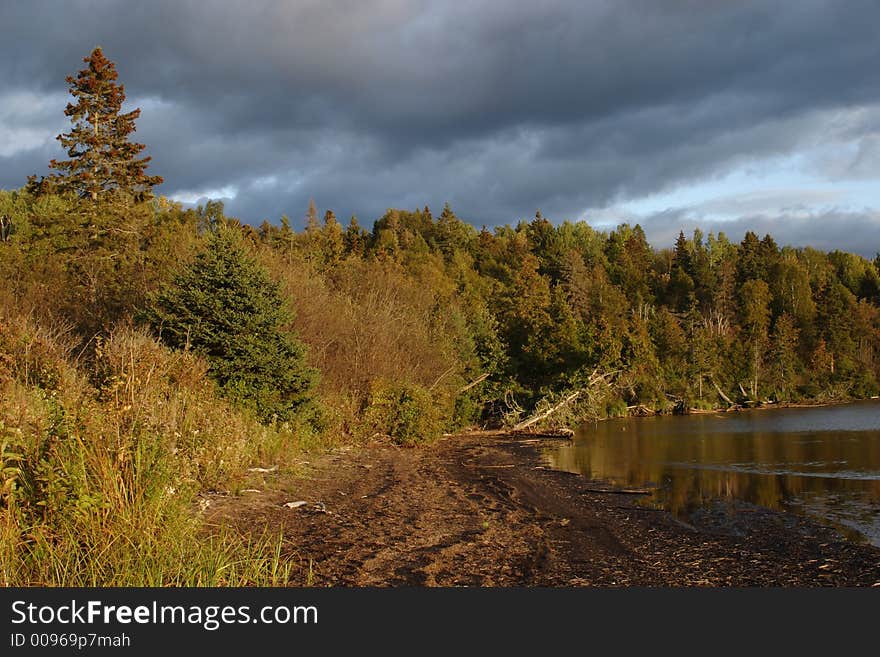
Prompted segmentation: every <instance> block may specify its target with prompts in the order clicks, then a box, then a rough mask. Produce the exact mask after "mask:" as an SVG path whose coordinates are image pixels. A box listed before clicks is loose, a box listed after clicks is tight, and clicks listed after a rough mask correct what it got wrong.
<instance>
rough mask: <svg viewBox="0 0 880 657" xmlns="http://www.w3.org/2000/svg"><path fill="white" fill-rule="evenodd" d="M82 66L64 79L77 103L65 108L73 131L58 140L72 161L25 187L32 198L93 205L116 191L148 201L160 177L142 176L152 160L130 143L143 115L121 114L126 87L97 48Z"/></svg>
mask: <svg viewBox="0 0 880 657" xmlns="http://www.w3.org/2000/svg"><path fill="white" fill-rule="evenodd" d="M83 61H84V62H85V63H86V64H88V66H87V67H86V68H84V69H83V70H81V71H79V73H77V74H76V76H75V77H74V76H72V75H70V76H68V77H67V83H68V84H69V85H70V94H71V95H72V96H73V97H74V98H75V99H76V102H74V103H68V104H67V108H66V109H65V110H64V114H65V115H66V116H68V117H70V120H71V121H72V122H73V129H72V130H71V131H70V132H68V133H64V134H61V135H58V137H57V139H58V141H60V142H61V145H62V146H63V147H64V149H65V150H66V151H67V155H68V157H69V158H70V159H69V160H55V159H53V160H52V161H51V162H50V163H49V167H50V168H52V169H54V170H56V171H58V173H55V174H51V175H50V176H48V177H45V178H43V179H41V180H40V181H39V182H38V181H37V180H36V176H31V177H30V178H29V185H28V186H29V188H30V189H31V191H34V192H41V191H57V192H62V193H64V192H74V193H75V194H77V195H78V196H80V197H82V198H90V199H92V200H97V199H98V198H99V197H101V196H103V195H104V194H106V193H107V192H110V191H114V190H119V191H122V192H125V193H128V194H130V195H132V196H133V197H135V198H137V199H139V200H142V199H144V198H147V197H149V196H150V193H151V191H152V189H153V187H154V186H155V185H158V184H160V183H161V182H162V177H161V176H148V175H147V174H146V172H145V170H146V168H147V163H148V162H149V161H150V157H148V156H145V157H139V154H140V153H141V151H143V150H144V148H145V146H144V145H143V144H138V143H136V142H133V141H129V136H130V135H131V133H133V132H134V131H135V125H134V122H135V120H136V119H137V118H138V117H139V116H140V113H141V111H140V109H134V110H132V111H131V112H126V113H122V103H123V102H124V101H125V87H124V85H121V84H117V82H116V79H117V77H118V74H117V72H116V65H115V64H114V63H113V62H112V61H110V60H109V59H107V58H106V57H105V56H104V53H103V51H102V50H101V48H100V47H98V48H95V49H94V50H93V51H92V53H91V54H90V55H89V56H88V57H86V58H84V59H83Z"/></svg>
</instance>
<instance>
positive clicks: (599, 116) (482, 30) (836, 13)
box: [0, 0, 880, 225]
mask: <svg viewBox="0 0 880 657" xmlns="http://www.w3.org/2000/svg"><path fill="white" fill-rule="evenodd" d="M878 19H880V6H877V5H876V4H875V3H868V2H865V3H860V2H848V3H837V2H817V1H810V0H804V1H801V2H797V3H770V2H768V3H756V2H743V3H729V2H696V1H693V2H684V1H682V2H663V3H659V2H653V1H650V0H643V1H641V2H612V1H608V2H590V3H581V2H573V1H572V2H541V3H512V2H500V1H499V2H480V3H429V2H404V1H402V0H384V1H378V2H361V1H343V0H338V1H328V0H313V1H309V2H295V3H293V2H259V1H255V2H249V3H238V2H231V1H230V2H195V1H190V2H187V1H181V0H175V1H154V2H150V3H130V2H106V1H100V0H88V1H86V0H67V1H64V2H60V1H59V2H32V1H30V2H17V1H12V2H8V1H7V2H4V3H3V4H2V6H0V24H3V25H4V40H3V41H2V42H0V79H3V80H4V81H5V83H4V89H5V91H7V92H10V93H12V92H16V93H19V92H20V93H26V92H35V93H38V94H40V93H42V94H45V93H53V94H57V93H59V92H63V91H64V89H65V85H64V77H65V75H67V74H70V73H72V72H74V71H75V70H77V69H78V68H80V60H81V58H82V57H83V56H84V55H86V54H87V53H88V52H89V50H90V49H91V48H92V47H93V46H94V45H96V44H101V45H102V46H103V47H104V49H105V52H106V54H107V55H108V57H110V58H111V59H113V60H114V61H116V62H117V65H118V69H119V71H120V76H121V80H122V81H123V82H124V83H125V84H126V89H127V92H128V94H129V98H130V99H131V100H132V102H133V103H136V104H138V105H140V106H141V107H142V109H143V114H142V118H141V119H140V121H139V123H138V133H137V137H138V138H139V140H141V141H143V142H145V143H147V144H148V145H149V147H150V154H151V155H152V156H153V157H154V162H153V166H152V169H151V171H153V172H155V173H158V174H161V175H163V176H164V177H165V179H166V183H165V184H164V185H163V186H162V188H161V190H160V191H161V192H162V193H164V194H166V195H172V194H179V193H184V192H185V193H188V194H190V195H194V196H197V195H198V194H199V193H205V192H208V191H212V190H214V191H216V190H221V189H226V190H233V192H234V198H230V199H229V200H228V201H227V207H228V208H229V210H230V211H231V212H232V213H234V214H236V215H237V216H239V217H241V218H242V219H244V220H246V221H251V222H259V221H260V220H262V219H263V218H269V219H271V220H277V218H278V216H279V215H280V214H282V213H287V214H289V215H290V216H291V217H292V218H294V219H299V218H301V216H302V214H303V212H304V209H305V207H306V205H307V203H308V199H309V198H315V199H316V200H317V202H318V204H319V205H320V206H322V207H332V208H333V209H334V210H335V211H336V213H337V215H338V216H340V217H343V218H345V217H347V216H348V215H351V214H357V215H358V216H359V217H360V218H361V221H362V223H365V224H369V222H370V221H371V220H372V219H374V218H376V217H377V216H378V215H379V214H381V213H382V212H383V211H384V210H385V209H386V208H387V207H390V206H396V207H400V206H408V207H412V206H416V205H418V206H421V205H424V204H426V203H427V204H430V205H431V206H432V207H435V208H438V209H439V207H440V206H442V204H443V203H444V202H445V201H449V202H451V203H452V205H453V208H454V209H455V210H456V211H457V212H458V214H459V215H460V216H462V217H464V218H466V219H469V220H471V221H473V222H474V223H476V224H477V225H482V224H487V225H493V224H496V223H500V222H508V221H515V220H517V219H520V218H523V217H528V216H531V215H532V214H533V213H534V211H535V210H536V209H537V208H540V209H541V210H542V211H543V212H544V214H545V215H547V216H550V217H553V218H555V219H563V218H571V219H574V218H577V217H578V216H579V215H580V214H581V213H582V212H583V211H584V210H585V209H586V208H595V207H602V206H607V205H609V204H613V203H616V202H620V201H625V200H627V199H632V198H638V197H639V196H642V195H646V194H651V193H655V192H658V191H661V190H668V189H673V188H675V187H676V186H679V185H685V184H688V183H689V182H691V181H695V180H703V179H705V178H706V177H707V176H713V175H720V174H721V173H723V172H724V171H725V170H729V169H730V167H732V166H735V165H738V164H739V165H741V164H744V163H748V162H749V161H750V160H751V159H754V158H758V157H765V156H772V155H774V154H786V153H793V152H797V150H798V149H799V148H801V147H803V146H804V145H805V144H809V143H811V140H813V139H814V138H815V135H817V134H821V133H822V132H823V131H824V130H826V123H827V121H828V117H829V116H833V115H834V113H835V112H836V111H838V110H847V109H850V108H853V107H862V106H864V107H871V106H873V105H876V104H877V103H878V102H880V67H877V66H876V62H877V61H878V55H880V41H878V40H877V39H876V29H875V27H876V25H877V24H878ZM61 110H62V106H59V107H58V110H57V111H58V114H59V116H60V113H61ZM3 116H4V115H3V114H2V112H0V122H2V120H3V118H2V117H3ZM62 118H63V117H62ZM45 122H46V128H47V131H48V132H51V136H54V134H57V130H58V128H57V127H56V126H55V124H54V123H53V124H51V125H50V122H49V119H48V118H47V119H45ZM3 128H5V129H6V130H11V129H13V128H14V126H10V125H8V121H7V124H2V123H0V130H2V129H3ZM874 133H880V128H878V126H877V125H873V124H869V123H860V124H858V125H856V126H855V127H854V128H853V134H852V135H850V138H851V139H853V140H856V141H858V140H860V139H862V137H864V139H862V142H861V143H862V150H863V151H864V154H863V156H862V159H861V160H859V161H856V162H855V164H854V163H853V162H851V161H845V162H842V163H841V162H830V163H829V162H826V163H824V165H823V166H825V167H826V169H828V170H835V171H839V170H841V167H842V168H843V169H847V170H848V169H853V167H855V169H854V170H855V171H856V172H859V171H861V172H862V173H860V174H859V175H862V176H863V177H868V178H870V177H871V176H872V175H874V174H873V173H872V172H874V171H876V166H878V165H877V164H876V163H877V162H880V158H878V156H877V154H876V153H877V151H878V149H877V147H876V142H874V141H871V135H872V134H874ZM2 134H3V133H2V132H0V135H2ZM26 145H27V144H25V145H24V146H21V148H19V149H18V150H17V151H15V152H11V153H7V154H6V155H5V156H4V155H3V151H0V184H3V185H6V186H10V185H16V184H20V182H23V180H24V177H25V176H26V175H27V174H28V173H32V172H34V171H35V169H34V168H33V167H34V166H37V165H36V163H37V162H40V161H42V162H45V159H43V158H45V156H46V155H47V151H48V150H51V149H50V148H48V147H47V146H46V144H45V143H44V144H37V145H31V146H30V147H28V148H25V146H26ZM50 146H51V144H50ZM7 150H14V149H11V148H10V149H7ZM51 155H58V153H52V154H51ZM859 162H861V164H859ZM26 167H30V168H26ZM835 167H836V168H835ZM16 180H18V181H19V182H18V183H16V182H15V181H16Z"/></svg>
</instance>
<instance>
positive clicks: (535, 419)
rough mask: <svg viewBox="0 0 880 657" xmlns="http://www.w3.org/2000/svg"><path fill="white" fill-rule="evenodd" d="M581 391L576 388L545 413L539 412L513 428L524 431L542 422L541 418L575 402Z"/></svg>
mask: <svg viewBox="0 0 880 657" xmlns="http://www.w3.org/2000/svg"><path fill="white" fill-rule="evenodd" d="M581 392H583V391H582V390H576V391H575V392H573V393H571V394H570V395H569V396H568V397H566V398H565V399H563V400H562V401H561V402H559V403H558V404H556V405H555V406H551V407H550V408H549V409H548V410H546V411H544V412H543V413H538V414H537V415H533V416H532V417H530V418H529V419H527V420H524V421H522V422H520V423H519V424H516V425H514V427H513V430H514V431H522V430H523V429H525V428H527V427H530V426H532V425H533V424H536V423H538V422H540V421H541V420H544V419H546V418H548V417H550V416H551V415H553V414H554V413H555V412H556V411H558V410H559V409H560V408H563V407H565V406H568V405H569V404H570V403H571V402H573V401H574V400H575V399H577V398H578V397H580V395H581Z"/></svg>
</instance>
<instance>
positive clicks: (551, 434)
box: [507, 428, 574, 440]
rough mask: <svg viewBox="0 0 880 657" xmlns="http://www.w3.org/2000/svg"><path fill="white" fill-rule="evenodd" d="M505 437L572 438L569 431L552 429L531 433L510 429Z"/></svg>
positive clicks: (572, 434) (571, 432) (572, 433)
mask: <svg viewBox="0 0 880 657" xmlns="http://www.w3.org/2000/svg"><path fill="white" fill-rule="evenodd" d="M507 435H509V436H527V437H528V438H564V439H566V440H570V439H571V438H572V436H574V431H572V430H571V429H567V428H563V429H552V430H550V431H531V430H525V429H511V430H510V431H509V432H508V433H507Z"/></svg>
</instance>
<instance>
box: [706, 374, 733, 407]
mask: <svg viewBox="0 0 880 657" xmlns="http://www.w3.org/2000/svg"><path fill="white" fill-rule="evenodd" d="M709 380H710V381H711V382H712V385H713V386H715V390H717V391H718V394H719V395H721V399H723V400H724V401H726V402H727V404H728V406H736V404H734V403H733V402H732V401H730V397H728V396H727V395H725V394H724V391H723V390H722V389H721V388H720V387H719V386H718V384H717V383H715V379H713V378H711V377H710V378H709Z"/></svg>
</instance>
